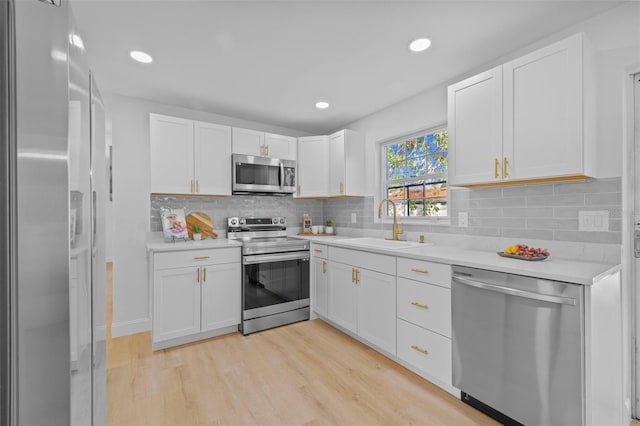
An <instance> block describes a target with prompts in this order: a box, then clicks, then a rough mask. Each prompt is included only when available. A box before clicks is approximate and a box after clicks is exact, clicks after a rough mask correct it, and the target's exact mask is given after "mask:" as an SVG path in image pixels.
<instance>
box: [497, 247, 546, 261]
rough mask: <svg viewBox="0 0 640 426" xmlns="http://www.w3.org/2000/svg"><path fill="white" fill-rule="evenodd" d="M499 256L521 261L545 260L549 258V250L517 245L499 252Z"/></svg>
mask: <svg viewBox="0 0 640 426" xmlns="http://www.w3.org/2000/svg"><path fill="white" fill-rule="evenodd" d="M498 256H502V257H510V258H513V259H521V260H545V259H546V258H547V257H549V252H548V251H547V249H541V248H534V247H529V246H527V245H525V244H515V245H512V246H509V247H507V248H506V249H504V251H499V252H498Z"/></svg>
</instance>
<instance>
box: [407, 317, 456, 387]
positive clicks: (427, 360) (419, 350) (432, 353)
mask: <svg viewBox="0 0 640 426" xmlns="http://www.w3.org/2000/svg"><path fill="white" fill-rule="evenodd" d="M397 325H398V358H400V359H401V360H403V361H405V362H406V363H408V364H410V365H411V366H413V367H414V368H416V369H418V370H420V371H423V372H424V373H426V374H428V375H430V376H432V377H434V378H436V379H438V380H440V381H441V382H443V383H445V384H447V385H451V374H452V369H451V340H450V339H447V338H446V337H443V336H441V335H439V334H436V333H433V332H431V331H429V330H425V329H424V328H422V327H418V326H417V325H414V324H411V323H408V322H406V321H403V320H401V319H399V320H398V323H397Z"/></svg>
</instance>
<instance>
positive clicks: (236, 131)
mask: <svg viewBox="0 0 640 426" xmlns="http://www.w3.org/2000/svg"><path fill="white" fill-rule="evenodd" d="M296 148H297V139H296V138H294V137H291V136H283V135H277V134H274V133H265V132H259V131H257V130H249V129H240V128H237V127H234V128H233V153H234V154H245V155H256V156H259V157H271V158H279V159H282V160H295V159H296V157H297V153H296Z"/></svg>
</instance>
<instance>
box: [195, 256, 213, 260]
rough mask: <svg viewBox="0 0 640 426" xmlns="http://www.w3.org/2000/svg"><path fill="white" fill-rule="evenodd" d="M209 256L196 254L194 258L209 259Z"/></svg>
mask: <svg viewBox="0 0 640 426" xmlns="http://www.w3.org/2000/svg"><path fill="white" fill-rule="evenodd" d="M208 258H209V256H196V257H194V258H193V260H202V259H208Z"/></svg>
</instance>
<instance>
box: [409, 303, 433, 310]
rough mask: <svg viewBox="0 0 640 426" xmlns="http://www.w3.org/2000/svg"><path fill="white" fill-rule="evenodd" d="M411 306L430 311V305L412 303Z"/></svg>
mask: <svg viewBox="0 0 640 426" xmlns="http://www.w3.org/2000/svg"><path fill="white" fill-rule="evenodd" d="M411 304H412V305H413V306H416V307H418V308H420V309H429V305H423V304H422V303H418V302H411Z"/></svg>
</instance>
